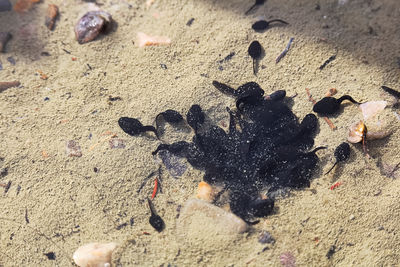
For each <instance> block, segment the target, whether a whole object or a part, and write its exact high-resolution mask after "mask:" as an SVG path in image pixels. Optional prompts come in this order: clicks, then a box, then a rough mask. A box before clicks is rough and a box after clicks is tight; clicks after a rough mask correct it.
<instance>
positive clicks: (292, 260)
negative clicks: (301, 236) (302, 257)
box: [279, 252, 296, 267]
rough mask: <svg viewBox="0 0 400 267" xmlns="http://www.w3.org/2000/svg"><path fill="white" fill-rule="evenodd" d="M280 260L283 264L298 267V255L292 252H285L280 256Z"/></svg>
mask: <svg viewBox="0 0 400 267" xmlns="http://www.w3.org/2000/svg"><path fill="white" fill-rule="evenodd" d="M279 261H280V262H281V264H282V266H285V267H296V257H295V256H294V255H293V253H292V252H284V253H282V254H281V255H280V256H279Z"/></svg>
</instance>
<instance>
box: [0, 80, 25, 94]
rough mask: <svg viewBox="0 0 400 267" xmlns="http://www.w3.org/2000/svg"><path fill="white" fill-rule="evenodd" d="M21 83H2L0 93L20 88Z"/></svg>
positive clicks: (0, 83)
mask: <svg viewBox="0 0 400 267" xmlns="http://www.w3.org/2000/svg"><path fill="white" fill-rule="evenodd" d="M20 84H21V83H20V82H19V81H12V82H0V93H1V92H3V91H5V90H7V89H8V88H11V87H18V86H20Z"/></svg>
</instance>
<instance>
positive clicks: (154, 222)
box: [147, 198, 165, 232]
mask: <svg viewBox="0 0 400 267" xmlns="http://www.w3.org/2000/svg"><path fill="white" fill-rule="evenodd" d="M147 202H148V203H149V208H150V212H151V215H150V218H149V223H150V225H151V226H153V228H154V229H156V231H157V232H161V231H162V230H164V228H165V223H164V221H163V219H162V218H161V217H160V216H159V215H157V214H156V211H155V209H154V206H153V203H152V202H151V200H150V198H147Z"/></svg>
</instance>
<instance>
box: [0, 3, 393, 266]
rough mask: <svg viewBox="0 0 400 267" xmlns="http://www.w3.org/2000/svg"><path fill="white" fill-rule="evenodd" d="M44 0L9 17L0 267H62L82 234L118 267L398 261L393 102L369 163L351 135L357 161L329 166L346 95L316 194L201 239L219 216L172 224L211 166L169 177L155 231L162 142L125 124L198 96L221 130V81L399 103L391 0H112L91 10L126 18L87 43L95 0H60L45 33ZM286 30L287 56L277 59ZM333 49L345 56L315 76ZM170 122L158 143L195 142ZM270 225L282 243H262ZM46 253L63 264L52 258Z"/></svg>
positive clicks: (0, 18)
mask: <svg viewBox="0 0 400 267" xmlns="http://www.w3.org/2000/svg"><path fill="white" fill-rule="evenodd" d="M11 2H12V3H13V4H14V3H15V2H16V1H11ZM341 2H344V1H341ZM49 3H50V2H47V1H44V2H43V1H42V3H39V4H35V5H34V6H33V8H32V9H31V10H30V11H29V12H27V13H25V14H15V13H14V12H13V11H10V12H1V13H0V25H1V31H10V32H11V34H12V35H13V38H12V39H11V41H10V42H9V43H8V44H7V45H6V51H5V53H1V54H0V61H1V63H2V66H3V69H2V70H0V81H14V80H18V81H20V82H21V86H20V87H17V88H9V89H7V90H5V91H3V92H1V93H0V118H1V120H0V136H1V139H2V142H0V158H2V159H3V160H1V161H0V169H1V172H0V173H1V174H0V183H8V182H9V181H11V186H10V187H9V189H8V191H7V192H6V193H1V191H3V188H0V193H1V198H0V201H1V206H2V207H3V208H2V210H1V211H0V218H1V221H2V225H3V226H2V231H1V232H0V252H1V255H2V257H0V265H4V266H22V265H40V266H54V265H59V266H68V265H70V263H71V261H72V254H73V252H74V251H75V250H76V249H77V248H78V247H79V246H80V245H82V244H85V243H89V242H117V243H119V244H120V247H119V248H118V249H117V250H116V251H115V253H114V254H113V262H114V264H115V265H122V266H161V265H164V266H168V264H170V265H172V266H187V265H199V266H232V265H235V266H244V265H249V266H265V264H266V263H268V265H272V266H280V265H282V264H281V262H282V261H286V262H290V261H293V258H294V260H295V262H296V264H297V265H298V266H303V265H305V266H316V265H318V266H330V265H335V266H353V265H354V266H356V265H358V266H359V265H397V264H398V262H399V261H400V258H399V256H398V253H397V251H396V247H397V244H399V242H400V240H399V237H398V236H397V235H396V234H395V233H396V232H397V231H398V221H399V218H398V215H397V213H396V210H398V209H399V208H400V207H399V204H398V197H399V195H400V191H399V188H400V186H399V180H398V179H394V178H390V177H387V176H385V175H384V174H382V170H381V169H380V167H379V166H383V164H382V163H384V164H389V165H395V164H397V163H398V162H400V159H399V156H398V155H397V154H398V153H397V150H398V149H399V147H398V146H399V145H398V144H399V140H398V134H397V128H398V123H399V122H398V120H397V118H396V116H395V115H394V113H393V112H398V109H397V108H391V107H389V108H386V110H385V112H386V113H385V117H384V118H385V120H387V122H388V123H389V124H390V125H391V127H392V128H393V130H394V132H393V134H392V135H391V136H390V137H388V138H385V139H382V140H377V141H371V142H369V143H368V149H369V154H370V155H371V157H372V158H370V159H366V158H365V156H364V153H363V149H362V146H361V145H359V144H355V145H351V155H350V159H349V161H347V162H346V163H344V164H338V166H337V167H335V169H334V170H333V171H332V172H331V173H330V174H329V175H324V173H325V172H326V171H327V170H329V168H330V167H331V166H332V164H333V163H334V162H335V158H334V156H333V154H334V149H335V148H336V147H337V146H338V145H339V144H340V143H341V142H343V141H345V140H346V135H347V128H348V127H349V126H350V125H351V124H352V123H353V122H355V121H357V120H358V119H359V117H360V116H361V112H360V110H359V109H358V107H357V106H356V105H353V104H344V105H343V107H342V108H341V111H340V113H339V115H336V116H333V117H331V120H332V122H333V124H334V125H335V126H336V130H334V131H332V130H331V129H330V128H329V126H328V125H327V124H326V123H325V121H324V120H323V119H319V124H320V127H319V131H318V132H317V134H316V137H315V147H316V146H327V147H328V149H326V150H321V151H318V152H317V154H318V156H319V158H320V162H319V165H318V168H317V170H316V172H315V173H314V175H313V180H312V182H311V185H310V188H308V189H304V190H299V191H291V193H290V196H289V197H285V198H281V199H279V200H278V201H277V203H276V206H277V208H276V210H275V211H274V214H272V215H270V216H267V217H265V218H262V219H261V221H260V223H258V224H256V225H253V226H251V229H250V231H248V232H246V233H244V234H235V235H223V236H213V235H207V234H205V235H202V236H200V233H201V234H204V233H207V232H210V233H213V226H212V225H204V224H202V223H200V222H199V223H198V224H193V225H191V228H190V229H191V230H190V232H185V231H182V229H180V228H179V225H178V226H177V215H178V213H179V208H178V207H180V206H183V205H184V204H185V202H186V201H187V200H188V199H190V198H193V197H194V196H195V195H196V189H197V186H198V183H199V182H200V181H201V180H202V177H203V175H204V173H203V172H202V171H200V170H196V169H193V168H192V167H190V166H189V165H188V168H187V170H186V171H185V172H184V173H183V174H182V175H181V176H180V177H179V178H177V179H176V178H174V177H173V175H171V174H169V173H168V172H167V171H164V172H163V177H162V193H161V192H159V193H158V194H157V196H156V197H155V199H154V200H153V203H154V205H155V208H156V210H157V212H158V214H159V215H160V216H161V217H162V218H163V220H164V221H165V224H166V229H165V230H164V231H163V232H161V233H157V232H156V231H155V230H154V229H153V228H152V227H151V226H150V224H149V222H148V219H149V216H150V211H149V209H148V206H147V203H146V201H147V200H146V199H147V197H150V196H151V195H152V192H153V186H154V177H153V178H150V179H149V180H148V181H147V182H146V183H145V184H144V187H143V189H142V190H141V191H140V192H139V193H138V192H137V191H138V188H139V187H140V186H141V184H142V183H143V181H144V179H145V178H146V177H147V176H148V175H149V174H150V173H151V172H153V171H156V170H157V169H158V163H159V161H155V160H154V158H153V156H152V155H151V152H152V151H154V149H155V148H156V147H157V145H158V144H159V141H157V140H156V138H155V137H154V136H152V135H151V134H145V135H144V136H139V137H130V136H128V135H126V134H125V133H124V132H123V131H122V130H121V129H120V128H119V126H118V124H117V121H118V119H119V118H120V117H121V116H129V117H135V118H138V119H140V120H141V121H142V122H143V123H144V124H146V125H149V124H152V123H153V120H154V116H155V115H156V114H158V113H160V112H162V111H164V110H166V109H169V108H173V109H176V110H177V111H179V112H180V113H181V114H186V112H187V111H188V109H189V108H190V106H191V105H192V104H195V103H197V104H199V105H200V106H201V107H202V108H203V109H204V111H205V113H206V115H207V116H208V117H209V119H210V121H212V122H213V123H215V124H217V125H218V126H221V127H222V128H224V129H227V125H228V124H229V117H228V113H227V112H226V107H227V106H228V107H230V108H231V109H235V105H234V101H233V100H232V99H231V98H230V97H229V96H225V95H222V94H221V93H220V92H218V91H217V90H216V89H215V88H214V87H213V86H212V81H213V80H217V81H220V82H224V83H227V84H229V85H231V86H233V87H235V88H237V87H238V86H239V85H241V84H244V83H245V82H249V81H255V82H257V83H258V84H260V86H261V87H262V88H263V89H264V90H265V91H266V93H268V94H269V93H271V92H273V91H275V90H281V89H283V90H286V91H287V95H288V96H293V95H295V94H296V93H297V96H296V97H294V98H293V105H292V107H291V108H292V110H293V112H294V114H296V115H297V116H298V117H300V118H303V117H304V116H305V115H306V114H308V113H310V112H311V111H312V104H311V102H309V100H308V97H307V94H306V91H305V89H306V88H309V89H310V92H311V94H312V96H313V98H314V99H316V100H319V99H321V98H322V97H324V95H325V93H326V92H327V91H328V90H329V89H330V88H332V87H335V88H336V89H337V90H338V94H337V96H338V97H340V96H341V95H344V94H348V95H351V96H352V97H353V98H354V99H356V100H360V101H362V102H364V101H371V100H387V101H388V102H390V103H393V98H392V97H391V96H389V95H388V94H387V93H385V92H384V91H383V90H382V89H381V85H386V86H389V87H391V88H393V89H396V90H399V89H400V86H399V65H398V62H397V61H398V60H397V57H398V56H399V54H400V51H399V50H398V43H399V41H400V40H399V39H400V35H399V34H398V19H397V18H398V17H399V15H400V14H399V13H400V6H399V3H398V1H396V0H385V1H362V0H353V1H348V2H347V3H345V4H344V5H339V4H338V1H331V0H329V1H328V0H323V1H319V2H318V3H319V4H318V6H319V8H318V7H317V4H316V2H310V1H295V0H289V1H285V2H284V3H282V1H272V0H271V1H267V2H266V3H265V4H264V5H263V6H260V7H259V8H257V9H256V10H255V11H254V12H253V13H251V14H249V15H248V16H245V15H244V12H245V11H246V10H247V9H248V8H249V7H250V5H251V4H252V2H251V3H246V2H243V1H217V2H214V1H205V0H204V1H185V2H184V3H182V2H180V1H157V0H156V1H154V3H153V4H152V5H151V6H150V7H148V8H147V7H146V3H145V2H144V1H140V2H139V1H103V2H101V3H102V4H103V5H101V6H98V7H99V8H101V9H102V10H105V11H107V12H109V13H110V14H111V15H112V17H113V18H114V19H115V21H116V22H117V27H116V28H115V29H114V30H113V31H112V32H110V33H109V34H107V35H103V36H100V38H98V39H97V40H95V41H93V42H90V43H87V44H83V45H80V44H78V42H77V41H76V40H75V36H74V33H73V28H74V25H75V23H76V22H77V21H78V19H79V17H80V16H82V15H83V14H84V13H85V12H86V11H87V10H92V9H94V8H97V7H96V5H94V4H92V3H86V2H81V1H72V2H70V1H62V0H55V1H53V2H52V3H54V4H56V5H58V7H59V9H60V11H61V15H60V18H59V20H58V21H57V22H56V26H55V30H54V31H52V32H51V31H49V30H48V29H47V28H46V27H45V25H44V20H45V19H44V14H45V11H46V8H47V4H49ZM259 16H264V18H265V19H266V20H270V19H275V18H279V19H283V20H285V21H287V22H289V25H287V26H284V25H276V26H274V27H271V28H270V29H268V30H267V31H265V32H264V33H256V32H254V31H253V30H252V29H251V25H252V24H253V23H254V22H255V21H256V20H257V17H259ZM192 18H194V20H193V21H192V23H191V24H190V26H187V22H188V21H189V20H191V19H192ZM138 31H142V32H145V33H147V34H151V35H160V36H167V37H169V38H171V40H172V43H171V45H169V46H159V47H158V46H156V47H145V48H138V47H137V46H136V45H135V42H136V34H137V32H138ZM291 37H294V41H293V43H292V46H291V48H290V50H289V52H288V53H287V54H286V56H285V57H284V58H283V59H281V60H280V62H279V63H278V64H276V63H275V60H276V58H277V56H278V55H279V54H280V53H281V52H282V51H283V50H284V49H285V47H286V45H287V43H288V41H289V39H290V38H291ZM253 40H258V41H259V42H260V43H261V45H262V46H263V48H264V51H265V53H264V56H263V57H262V58H261V59H260V61H259V70H258V73H257V76H254V74H253V69H252V68H253V65H252V59H251V58H250V56H248V54H247V49H248V46H249V44H250V43H251V42H252V41H253ZM232 52H234V55H233V56H232V57H231V58H230V59H229V60H223V59H224V58H225V57H227V56H228V55H230V54H232ZM46 53H47V54H49V56H46V55H47V54H46ZM332 55H337V56H336V59H335V60H333V61H332V62H330V63H329V64H327V65H326V66H325V68H324V69H323V70H320V69H319V67H320V66H321V65H322V64H323V63H324V62H325V61H326V60H327V59H328V58H330V57H331V56H332ZM8 57H12V58H13V59H14V60H15V65H13V64H11V63H10V61H8V60H7V58H8ZM42 73H44V74H45V75H46V76H47V77H48V79H46V80H44V79H42V78H44V76H43V75H42ZM41 77H42V78H41ZM110 96H111V97H120V98H121V100H115V101H111V100H110ZM45 99H47V100H45ZM149 114H150V115H149ZM166 132H167V133H168V134H167V135H166V136H165V142H174V141H178V140H182V139H185V138H188V136H190V135H188V134H187V132H185V131H180V132H179V131H174V129H173V128H169V126H168V125H167V126H166ZM113 134H116V135H117V136H118V138H121V139H124V141H125V145H126V146H125V148H121V149H112V148H110V147H109V143H108V140H109V138H111V136H112V135H113ZM69 140H75V141H76V142H77V143H78V144H79V145H80V147H81V151H82V156H81V157H68V156H67V155H66V152H65V149H66V142H67V141H69ZM186 140H187V139H186ZM187 141H190V140H187ZM378 163H379V164H378ZM95 168H96V171H95ZM5 169H7V171H5ZM383 173H384V172H383ZM393 177H396V176H395V175H394V176H393ZM337 182H340V185H339V186H337V187H335V188H334V190H331V186H333V185H335V183H337ZM132 218H133V221H134V223H133V225H131V223H130V222H131V219H132ZM121 225H124V226H121ZM185 229H186V228H185ZM262 231H268V232H269V233H270V234H271V235H272V237H273V238H274V239H275V240H276V241H275V243H274V244H261V243H259V242H258V238H259V234H260V233H261V232H262ZM144 232H147V233H149V235H147V234H144ZM332 246H335V249H332ZM329 251H331V254H332V255H331V256H330V257H329V259H328V257H327V253H328V252H329ZM332 251H333V252H332ZM49 252H54V254H55V260H50V259H48V257H47V256H46V255H45V253H49ZM282 255H283V256H282ZM282 257H283V259H282ZM286 264H287V265H286V266H289V265H288V264H289V263H286Z"/></svg>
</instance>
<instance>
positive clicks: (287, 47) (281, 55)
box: [275, 37, 294, 64]
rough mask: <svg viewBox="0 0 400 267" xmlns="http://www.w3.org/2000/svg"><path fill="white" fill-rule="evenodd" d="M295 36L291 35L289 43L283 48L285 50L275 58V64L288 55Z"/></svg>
mask: <svg viewBox="0 0 400 267" xmlns="http://www.w3.org/2000/svg"><path fill="white" fill-rule="evenodd" d="M293 40H294V38H293V37H291V38H290V39H289V43H288V44H287V46H286V48H285V50H283V52H282V53H281V54H280V55H279V56H278V57H277V58H276V60H275V64H277V63H278V62H279V61H280V60H281V59H282V58H283V57H284V56H286V54H287V52H288V51H289V48H290V46H291V45H292V42H293Z"/></svg>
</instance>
